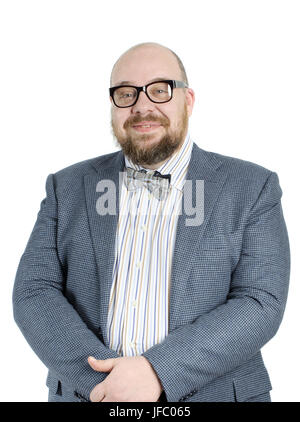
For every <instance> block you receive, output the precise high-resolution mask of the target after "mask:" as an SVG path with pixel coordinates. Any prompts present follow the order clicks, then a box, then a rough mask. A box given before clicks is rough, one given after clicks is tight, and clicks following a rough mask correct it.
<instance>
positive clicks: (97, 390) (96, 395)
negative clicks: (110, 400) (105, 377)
mask: <svg viewBox="0 0 300 422" xmlns="http://www.w3.org/2000/svg"><path fill="white" fill-rule="evenodd" d="M104 397H105V393H104V385H103V382H101V383H100V384H97V385H96V387H94V388H93V390H92V391H91V394H90V400H91V401H92V402H99V401H102V400H103V398H104Z"/></svg>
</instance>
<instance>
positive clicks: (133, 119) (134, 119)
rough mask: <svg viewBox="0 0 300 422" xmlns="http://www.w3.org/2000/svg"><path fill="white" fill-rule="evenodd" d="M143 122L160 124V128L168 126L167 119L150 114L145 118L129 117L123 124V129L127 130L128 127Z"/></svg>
mask: <svg viewBox="0 0 300 422" xmlns="http://www.w3.org/2000/svg"><path fill="white" fill-rule="evenodd" d="M145 121H151V122H157V123H160V124H161V125H162V126H169V119H168V118H167V117H157V116H154V115H152V114H148V115H147V116H144V117H142V116H138V115H136V116H133V117H129V118H128V119H127V120H126V122H125V123H124V126H123V127H124V129H128V128H129V127H130V126H132V125H134V124H137V123H140V122H145Z"/></svg>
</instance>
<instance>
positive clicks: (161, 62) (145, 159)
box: [111, 46, 194, 168]
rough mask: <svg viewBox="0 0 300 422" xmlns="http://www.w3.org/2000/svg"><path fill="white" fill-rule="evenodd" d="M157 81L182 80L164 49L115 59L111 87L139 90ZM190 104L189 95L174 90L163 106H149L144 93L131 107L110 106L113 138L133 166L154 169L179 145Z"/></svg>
mask: <svg viewBox="0 0 300 422" xmlns="http://www.w3.org/2000/svg"><path fill="white" fill-rule="evenodd" d="M157 78H159V79H162V80H163V79H175V80H182V77H181V72H180V68H179V66H178V63H177V60H176V58H175V57H174V56H173V55H172V54H171V53H170V52H169V51H168V50H166V49H163V48H159V47H149V46H148V47H142V48H138V49H136V50H132V51H130V52H128V53H126V54H125V55H123V56H122V57H121V58H120V59H119V61H118V62H117V64H116V66H115V68H114V71H113V74H112V86H117V85H121V84H124V85H125V84H127V85H135V86H143V85H146V84H148V83H150V82H152V81H153V80H154V79H157ZM125 81H126V82H125ZM124 82H125V83H124ZM111 102H112V99H111ZM193 104H194V93H193V91H192V90H191V89H186V90H184V89H182V88H175V89H174V90H173V98H172V99H171V101H169V102H167V103H162V104H157V103H153V102H151V101H150V100H149V98H148V97H147V96H146V94H145V93H144V92H141V93H140V95H139V98H138V101H137V103H136V104H135V105H134V106H132V107H127V108H118V107H116V106H115V105H114V104H113V102H112V110H111V123H112V130H113V134H114V136H115V138H116V140H117V142H118V144H119V145H120V146H121V147H122V149H123V152H124V153H125V154H126V155H127V156H129V158H130V159H131V160H132V161H133V162H134V163H136V164H141V165H148V166H150V165H151V166H152V168H154V167H155V165H156V168H157V167H159V165H157V164H158V163H161V162H163V161H165V160H166V159H168V158H169V157H170V156H171V155H172V154H173V153H174V151H176V150H177V149H178V148H179V147H180V146H181V145H182V143H183V141H184V139H185V137H186V134H187V130H188V119H189V116H190V115H191V113H192V108H193ZM143 125H151V127H150V128H149V127H142V126H143Z"/></svg>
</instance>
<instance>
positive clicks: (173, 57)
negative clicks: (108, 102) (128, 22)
mask: <svg viewBox="0 0 300 422" xmlns="http://www.w3.org/2000/svg"><path fill="white" fill-rule="evenodd" d="M154 57H155V58H156V60H158V61H160V62H161V64H162V67H165V66H170V67H171V69H172V71H173V72H174V68H175V67H176V69H177V71H178V72H177V73H178V77H177V79H178V78H179V79H180V80H182V81H183V82H185V83H186V84H187V85H188V79H187V75H186V71H185V68H184V66H183V64H182V61H181V60H180V58H179V57H178V56H177V54H176V53H174V51H172V50H170V49H169V48H167V47H165V46H163V45H161V44H158V43H153V42H147V43H141V44H137V45H135V46H133V47H131V48H129V49H128V50H127V51H125V53H123V54H122V55H121V56H120V57H119V59H118V60H117V61H116V63H115V64H114V66H113V69H112V72H111V77H110V86H114V85H116V84H118V83H119V82H120V81H119V80H117V79H118V78H117V76H118V75H119V73H120V69H121V71H122V68H123V67H124V66H125V67H126V66H127V67H128V63H129V62H130V59H132V60H133V61H134V63H135V64H136V62H137V61H139V58H140V62H141V65H145V64H146V63H147V64H146V65H148V66H149V65H150V64H151V61H152V60H153V59H154ZM145 62H146V63H145ZM132 77H134V74H133V75H132Z"/></svg>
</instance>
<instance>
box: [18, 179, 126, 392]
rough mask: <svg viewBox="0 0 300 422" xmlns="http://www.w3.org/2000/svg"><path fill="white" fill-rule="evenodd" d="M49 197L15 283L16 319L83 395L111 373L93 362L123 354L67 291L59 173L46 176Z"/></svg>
mask: <svg viewBox="0 0 300 422" xmlns="http://www.w3.org/2000/svg"><path fill="white" fill-rule="evenodd" d="M46 192H47V196H46V198H45V199H44V200H43V201H42V202H41V206H40V211H39V213H38V216H37V221H36V223H35V225H34V228H33V231H32V233H31V236H30V238H29V241H28V243H27V246H26V249H25V252H24V253H23V255H22V257H21V260H20V263H19V266H18V270H17V273H16V278H15V283H14V288H13V312H14V318H15V321H16V323H17V325H18V326H19V328H20V330H21V331H22V333H23V335H24V337H25V339H26V340H27V342H28V343H29V345H30V346H31V348H32V349H33V351H34V352H35V353H36V354H37V356H38V357H39V358H40V359H41V361H42V362H43V363H44V364H45V365H46V366H47V367H48V368H49V370H50V372H52V373H53V374H54V375H56V376H57V378H58V379H59V380H60V381H61V382H62V383H63V384H65V385H67V386H68V387H69V388H70V389H74V391H75V392H76V393H78V394H79V395H80V396H82V398H85V399H86V400H88V399H89V394H90V392H91V390H92V389H93V387H94V386H95V385H96V384H98V383H100V382H102V381H103V380H104V379H105V377H106V375H107V374H105V373H101V372H95V371H94V370H93V369H92V368H91V367H90V366H89V364H88V362H87V358H88V356H90V355H92V356H95V357H96V358H97V359H107V358H115V357H119V356H118V355H117V353H116V352H115V351H114V350H111V349H108V348H106V347H105V346H104V344H103V343H102V342H101V341H100V340H99V339H98V337H97V336H96V335H95V334H94V333H93V332H92V331H91V330H89V329H88V327H87V326H86V324H85V323H84V322H83V321H82V319H81V318H80V316H79V314H78V313H77V312H76V310H75V309H74V307H73V306H72V305H71V304H70V303H69V302H68V300H67V299H66V297H65V296H64V293H63V292H64V281H65V280H64V273H63V268H62V265H61V263H60V260H59V257H58V254H57V247H56V230H57V202H56V197H55V191H54V183H53V175H52V174H50V175H49V176H48V178H47V181H46Z"/></svg>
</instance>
